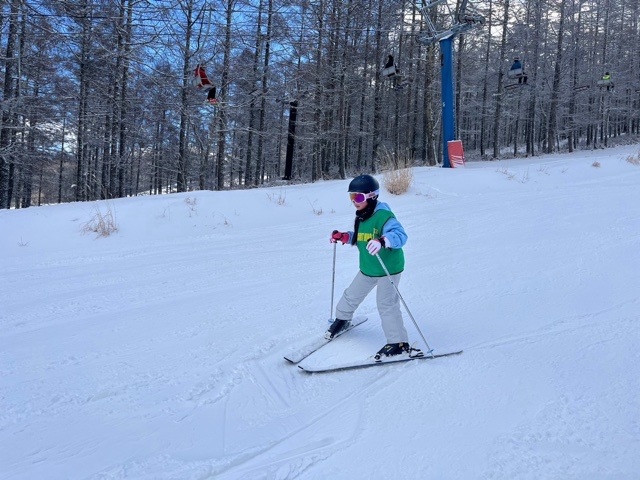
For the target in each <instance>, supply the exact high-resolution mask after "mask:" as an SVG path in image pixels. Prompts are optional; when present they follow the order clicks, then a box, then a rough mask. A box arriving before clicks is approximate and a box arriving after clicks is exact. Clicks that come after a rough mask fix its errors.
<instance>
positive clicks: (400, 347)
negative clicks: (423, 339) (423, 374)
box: [373, 342, 424, 362]
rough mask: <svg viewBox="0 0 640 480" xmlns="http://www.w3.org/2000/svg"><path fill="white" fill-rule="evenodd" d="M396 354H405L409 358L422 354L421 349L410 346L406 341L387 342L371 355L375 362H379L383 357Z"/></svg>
mask: <svg viewBox="0 0 640 480" xmlns="http://www.w3.org/2000/svg"><path fill="white" fill-rule="evenodd" d="M396 355H407V356H409V357H411V358H417V357H422V356H424V353H422V350H420V349H419V348H413V347H411V346H410V345H409V344H408V343H407V342H400V343H387V344H386V345H385V346H384V347H382V348H381V349H380V350H379V351H378V353H376V355H375V356H374V357H373V359H374V360H375V361H376V362H381V361H382V360H383V359H384V357H394V356H396Z"/></svg>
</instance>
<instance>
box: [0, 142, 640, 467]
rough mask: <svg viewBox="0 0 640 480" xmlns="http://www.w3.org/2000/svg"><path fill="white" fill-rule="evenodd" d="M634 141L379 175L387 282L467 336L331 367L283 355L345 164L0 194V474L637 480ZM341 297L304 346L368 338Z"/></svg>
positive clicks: (431, 337)
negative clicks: (50, 200) (195, 182)
mask: <svg viewBox="0 0 640 480" xmlns="http://www.w3.org/2000/svg"><path fill="white" fill-rule="evenodd" d="M639 150H640V149H639V148H638V146H637V145H635V146H624V147H616V148H612V149H608V150H596V151H588V152H578V153H574V154H558V155H546V156H540V157H536V158H529V159H514V160H508V161H506V160H503V161H494V162H482V163H469V164H467V166H466V167H465V168H460V169H442V168H433V167H431V168H430V167H421V168H414V169H413V177H414V181H413V184H412V186H411V188H410V190H409V191H408V192H407V193H405V194H403V195H401V196H394V195H391V194H389V193H388V192H386V190H385V189H384V185H383V188H382V193H381V199H382V200H383V201H385V202H388V203H389V205H390V206H391V208H392V209H393V211H394V212H395V214H396V216H397V218H398V219H399V220H400V221H401V222H402V224H403V225H404V227H405V229H406V230H407V233H408V235H409V241H408V243H407V245H406V247H405V255H406V258H407V266H406V270H405V272H404V273H403V275H402V280H401V282H400V283H399V284H398V288H399V290H400V292H401V294H402V297H403V298H404V300H405V301H406V303H407V305H408V307H409V310H410V312H411V314H412V315H413V317H414V318H415V320H416V323H417V324H418V326H419V328H420V330H421V331H422V333H423V334H424V336H425V338H426V340H427V342H428V343H429V345H430V346H431V347H432V348H433V349H434V352H435V353H445V352H448V351H451V350H458V349H463V350H464V353H463V354H462V355H458V356H453V357H447V358H442V359H437V360H433V361H420V362H406V363H401V364H397V365H385V366H381V367H374V368H368V369H364V370H351V371H345V372H338V373H329V374H307V373H304V372H303V371H301V370H300V369H299V368H297V367H296V366H295V365H291V364H289V363H288V362H286V361H285V360H284V359H283V357H284V355H286V354H287V353H288V352H290V351H292V350H295V349H296V348H300V347H302V346H304V345H305V344H307V343H309V342H311V341H313V340H315V339H317V338H318V337H319V336H321V335H322V334H323V332H324V330H325V329H326V328H327V325H328V322H327V321H328V319H329V317H330V309H331V293H332V273H333V246H332V245H330V243H329V241H328V239H329V235H330V233H331V231H332V230H333V229H338V230H347V229H350V228H352V226H353V218H354V216H353V213H354V209H353V206H352V205H351V203H350V201H349V198H348V196H347V193H346V192H347V185H348V183H349V180H348V179H347V180H336V181H320V182H317V183H315V184H307V185H289V186H281V187H271V188H261V189H251V190H246V191H221V192H212V191H202V192H190V193H182V194H173V195H163V196H140V197H136V198H128V199H118V200H112V201H102V202H92V203H74V204H65V205H52V206H43V207H37V208H28V209H23V210H11V211H8V210H1V211H0V271H1V272H2V274H1V276H0V291H2V298H1V299H0V478H1V479H28V480H33V479H38V480H44V479H121V478H127V479H187V480H188V479H221V480H222V479H224V480H229V479H246V480H256V479H258V480H260V479H278V480H286V479H314V480H315V479H317V480H321V479H328V478H331V479H349V480H355V479H373V478H414V479H418V478H419V479H581V480H583V479H615V480H626V479H628V480H631V479H637V478H639V475H640V454H639V453H638V452H640V348H639V345H640V166H638V165H634V164H633V163H631V162H629V161H628V160H627V158H628V157H629V156H635V157H636V158H637V156H638V153H639ZM378 178H379V179H380V180H381V182H382V183H383V184H384V181H383V176H382V175H380V176H379V177H378ZM109 215H111V216H112V217H113V220H114V223H115V226H117V231H115V232H113V233H112V234H111V235H109V236H107V237H98V236H97V235H96V234H94V233H92V232H90V231H89V232H87V230H90V229H91V227H93V226H95V221H96V220H99V219H100V218H103V219H105V218H108V216H109ZM83 232H84V233H83ZM357 268H358V263H357V252H356V250H355V249H354V248H351V247H349V246H342V245H340V246H338V247H337V249H336V265H335V289H334V290H335V301H334V303H335V302H337V299H338V298H339V296H340V294H341V293H342V291H343V290H344V288H346V286H347V285H348V284H349V282H350V281H351V279H352V278H353V276H354V275H355V273H356V271H357ZM403 311H404V310H403ZM404 312H405V324H406V325H407V329H408V330H409V332H410V338H411V341H412V342H415V344H416V346H418V347H421V348H425V347H424V345H423V341H422V339H421V337H420V334H419V333H418V331H417V330H416V328H415V326H414V324H413V322H412V321H411V319H410V317H409V315H408V314H406V311H404ZM358 315H364V316H367V317H368V319H369V320H368V321H367V322H366V323H364V324H363V325H361V326H359V327H357V328H356V329H354V330H353V331H351V332H349V333H347V334H346V335H344V336H343V337H341V338H338V339H336V341H334V342H332V343H330V344H329V345H328V346H326V347H324V348H323V349H321V350H320V351H318V352H317V353H316V354H314V355H312V356H311V357H309V358H307V359H306V360H304V361H303V364H306V365H325V364H331V363H339V362H346V361H353V360H358V359H366V358H367V357H370V356H372V355H373V354H374V353H375V352H376V351H377V350H378V349H379V348H380V347H382V346H383V345H384V343H385V338H384V336H383V334H382V330H381V328H380V319H379V317H378V314H377V311H376V308H375V295H374V294H372V295H370V296H369V297H368V298H367V300H366V301H365V302H364V303H363V304H362V306H361V307H360V309H359V310H358Z"/></svg>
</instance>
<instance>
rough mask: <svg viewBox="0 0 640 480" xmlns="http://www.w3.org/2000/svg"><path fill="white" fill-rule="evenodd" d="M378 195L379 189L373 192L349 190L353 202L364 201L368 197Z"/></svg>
mask: <svg viewBox="0 0 640 480" xmlns="http://www.w3.org/2000/svg"><path fill="white" fill-rule="evenodd" d="M377 196H378V191H375V192H371V193H361V192H349V198H350V199H351V201H352V202H353V203H364V201H365V200H366V199H367V198H374V197H377Z"/></svg>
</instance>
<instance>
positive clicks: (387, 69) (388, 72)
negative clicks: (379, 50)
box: [382, 55, 408, 90]
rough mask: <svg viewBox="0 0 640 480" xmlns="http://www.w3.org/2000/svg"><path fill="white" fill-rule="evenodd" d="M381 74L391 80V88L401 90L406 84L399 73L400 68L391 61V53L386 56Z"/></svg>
mask: <svg viewBox="0 0 640 480" xmlns="http://www.w3.org/2000/svg"><path fill="white" fill-rule="evenodd" d="M382 75H383V76H384V77H386V78H389V79H392V80H393V88H394V89H395V90H402V89H403V88H404V87H405V86H406V85H407V84H408V82H407V81H406V80H404V79H403V76H402V75H401V74H400V69H399V68H398V66H397V65H396V64H395V62H394V61H393V55H389V56H388V57H387V63H385V65H384V67H383V68H382Z"/></svg>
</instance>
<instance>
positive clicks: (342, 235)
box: [329, 230, 349, 245]
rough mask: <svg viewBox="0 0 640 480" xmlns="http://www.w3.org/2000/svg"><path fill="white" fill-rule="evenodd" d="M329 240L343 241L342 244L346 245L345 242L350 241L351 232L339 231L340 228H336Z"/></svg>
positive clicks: (334, 241)
mask: <svg viewBox="0 0 640 480" xmlns="http://www.w3.org/2000/svg"><path fill="white" fill-rule="evenodd" d="M329 241H330V242H331V243H338V242H342V244H343V245H344V244H345V243H349V234H348V233H347V232H339V231H338V230H334V231H333V233H331V238H330V239H329Z"/></svg>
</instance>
